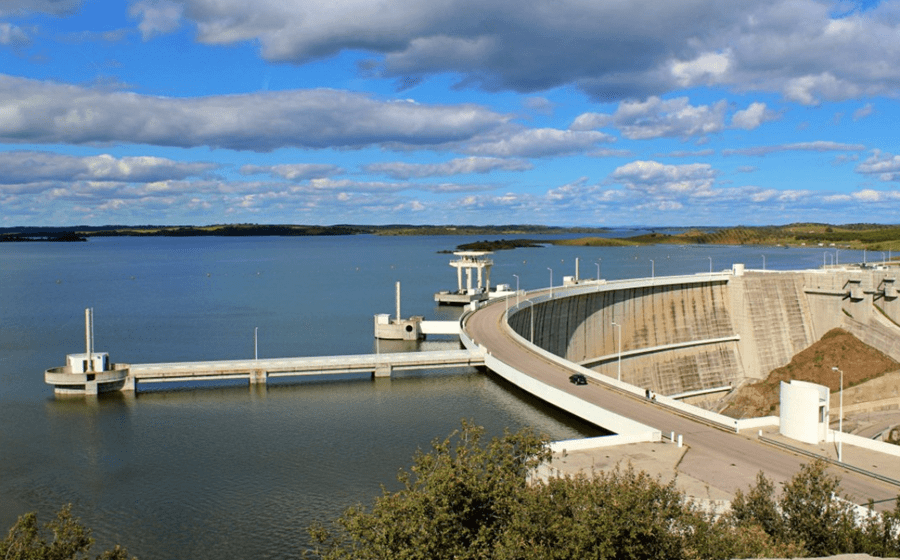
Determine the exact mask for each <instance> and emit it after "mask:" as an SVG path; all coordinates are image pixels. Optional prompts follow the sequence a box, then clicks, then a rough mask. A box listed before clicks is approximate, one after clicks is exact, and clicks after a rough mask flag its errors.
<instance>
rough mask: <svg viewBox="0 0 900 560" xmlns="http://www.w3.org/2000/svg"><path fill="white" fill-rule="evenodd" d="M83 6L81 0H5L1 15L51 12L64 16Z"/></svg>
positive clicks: (0, 9) (54, 14) (0, 10)
mask: <svg viewBox="0 0 900 560" xmlns="http://www.w3.org/2000/svg"><path fill="white" fill-rule="evenodd" d="M80 6H81V0H3V2H0V16H9V15H17V16H21V15H24V14H49V15H53V16H64V15H67V14H71V13H73V12H74V11H75V10H77V9H78V8H79V7H80Z"/></svg>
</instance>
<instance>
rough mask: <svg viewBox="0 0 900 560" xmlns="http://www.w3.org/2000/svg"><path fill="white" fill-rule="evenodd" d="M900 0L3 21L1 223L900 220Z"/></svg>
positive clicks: (43, 0) (111, 14)
mask: <svg viewBox="0 0 900 560" xmlns="http://www.w3.org/2000/svg"><path fill="white" fill-rule="evenodd" d="M898 61H900V1H892V2H827V1H814V0H758V1H754V2H727V3H725V2H720V1H713V0H681V1H673V2H663V1H660V0H562V1H561V0H553V1H549V0H547V1H533V2H525V3H522V2H520V1H516V2H513V1H510V0H478V1H474V0H433V1H431V2H421V1H420V0H381V1H379V2H372V1H371V0H369V1H367V0H327V1H322V0H257V1H255V2H252V3H250V2H246V1H245V0H186V1H183V2H173V1H169V0H139V1H136V2H106V1H97V2H82V1H80V0H0V226H17V225H74V224H89V225H102V224H130V225H136V224H197V225H202V224H213V223H247V222H250V223H297V224H337V223H354V224H388V223H413V224H425V223H438V224H510V223H531V224H548V225H586V226H621V225H660V226H661V225H669V226H686V225H707V226H723V225H764V224H785V223H791V222H799V221H813V222H828V223H854V222H876V223H900V191H898V188H897V187H898V181H900V143H898V140H897V125H898V124H900V108H898V103H897V97H898V93H900V64H898Z"/></svg>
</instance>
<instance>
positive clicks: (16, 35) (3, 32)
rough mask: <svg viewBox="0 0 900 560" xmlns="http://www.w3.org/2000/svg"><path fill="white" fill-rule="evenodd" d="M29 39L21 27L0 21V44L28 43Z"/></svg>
mask: <svg viewBox="0 0 900 560" xmlns="http://www.w3.org/2000/svg"><path fill="white" fill-rule="evenodd" d="M29 41H30V39H29V38H28V35H27V34H26V33H25V32H24V31H23V30H22V28H21V27H17V26H15V25H12V24H10V23H6V22H2V21H0V45H26V44H28V43H29Z"/></svg>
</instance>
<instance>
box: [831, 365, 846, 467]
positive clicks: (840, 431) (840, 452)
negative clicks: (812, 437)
mask: <svg viewBox="0 0 900 560" xmlns="http://www.w3.org/2000/svg"><path fill="white" fill-rule="evenodd" d="M831 371H837V372H839V373H840V374H841V396H840V403H841V404H840V408H839V409H838V415H840V418H838V463H843V462H844V453H843V444H844V372H843V371H841V370H840V369H838V367H837V366H835V367H833V368H831Z"/></svg>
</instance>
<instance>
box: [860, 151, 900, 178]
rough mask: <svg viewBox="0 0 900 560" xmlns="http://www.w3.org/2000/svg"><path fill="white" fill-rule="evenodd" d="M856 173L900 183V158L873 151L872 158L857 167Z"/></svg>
mask: <svg viewBox="0 0 900 560" xmlns="http://www.w3.org/2000/svg"><path fill="white" fill-rule="evenodd" d="M856 172H857V173H862V174H864V175H877V176H878V178H879V179H880V180H882V181H900V156H895V155H892V154H888V153H882V152H881V151H880V150H873V152H872V155H871V156H870V157H868V158H867V159H866V160H865V161H862V162H860V163H859V165H857V166H856Z"/></svg>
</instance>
